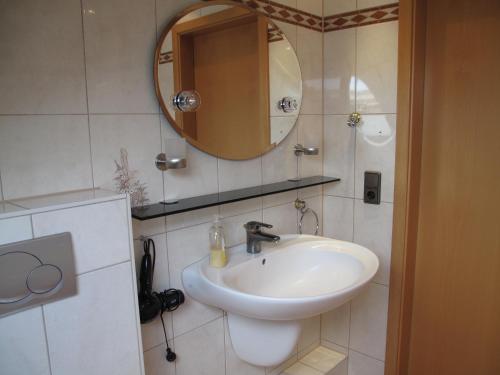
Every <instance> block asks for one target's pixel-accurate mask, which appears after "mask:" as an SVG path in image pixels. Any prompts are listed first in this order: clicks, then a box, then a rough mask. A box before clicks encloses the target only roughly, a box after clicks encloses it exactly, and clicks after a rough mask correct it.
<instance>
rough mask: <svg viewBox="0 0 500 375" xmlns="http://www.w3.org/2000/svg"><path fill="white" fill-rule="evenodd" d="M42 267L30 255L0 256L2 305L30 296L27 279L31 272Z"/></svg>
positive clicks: (0, 295)
mask: <svg viewBox="0 0 500 375" xmlns="http://www.w3.org/2000/svg"><path fill="white" fill-rule="evenodd" d="M41 265H42V262H41V261H40V259H38V258H37V257H36V256H33V255H31V254H29V253H25V252H21V251H14V252H11V253H6V254H2V255H0V275H2V282H1V283H0V304H6V303H15V302H19V301H21V300H23V299H25V298H27V297H29V296H30V294H31V291H30V290H29V289H28V287H27V285H26V279H27V277H28V274H29V272H30V271H31V270H33V269H35V268H36V267H39V266H41Z"/></svg>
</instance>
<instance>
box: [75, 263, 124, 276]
mask: <svg viewBox="0 0 500 375" xmlns="http://www.w3.org/2000/svg"><path fill="white" fill-rule="evenodd" d="M127 262H132V259H127V260H124V261H122V262H118V263H113V264H109V265H107V266H102V267H99V268H95V269H93V270H89V271H85V272H82V273H77V274H75V276H76V277H80V276H84V275H88V274H89V273H93V272H98V271H103V270H105V269H107V268H111V267H115V266H120V265H122V264H125V263H127Z"/></svg>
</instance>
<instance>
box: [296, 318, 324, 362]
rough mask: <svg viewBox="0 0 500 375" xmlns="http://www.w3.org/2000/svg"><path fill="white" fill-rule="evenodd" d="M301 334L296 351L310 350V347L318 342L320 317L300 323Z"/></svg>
mask: <svg viewBox="0 0 500 375" xmlns="http://www.w3.org/2000/svg"><path fill="white" fill-rule="evenodd" d="M301 326H302V332H301V333H300V337H299V341H298V343H297V350H298V351H299V353H300V352H302V351H304V350H306V349H310V348H311V346H312V345H318V344H319V341H320V327H321V317H320V315H317V316H313V317H312V318H308V319H304V320H302V321H301Z"/></svg>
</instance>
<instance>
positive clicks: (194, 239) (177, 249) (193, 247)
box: [167, 224, 222, 345]
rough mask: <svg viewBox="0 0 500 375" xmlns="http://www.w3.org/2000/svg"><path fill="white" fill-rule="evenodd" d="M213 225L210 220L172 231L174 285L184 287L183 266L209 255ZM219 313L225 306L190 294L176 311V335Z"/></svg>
mask: <svg viewBox="0 0 500 375" xmlns="http://www.w3.org/2000/svg"><path fill="white" fill-rule="evenodd" d="M209 228H210V224H202V225H197V226H194V227H189V228H185V229H179V230H176V231H173V232H169V233H168V236H167V247H168V261H169V266H170V285H171V287H172V288H180V289H183V286H182V279H181V275H182V270H183V269H184V268H185V267H187V266H188V265H190V264H192V263H194V262H197V261H198V260H200V259H202V258H204V257H206V256H208V255H209V251H210V245H209V238H208V230H209ZM219 316H222V310H220V309H217V308H215V307H211V306H207V305H204V304H202V303H200V302H197V301H195V300H193V299H192V298H190V297H189V296H188V295H186V301H185V302H184V304H183V305H182V308H180V309H179V310H177V311H175V312H174V313H173V326H174V335H175V337H177V336H179V335H182V334H183V333H186V332H188V331H190V330H192V329H194V328H197V327H199V326H201V325H203V324H205V323H207V322H209V321H211V320H214V319H215V318H217V317H219ZM176 345H177V342H176Z"/></svg>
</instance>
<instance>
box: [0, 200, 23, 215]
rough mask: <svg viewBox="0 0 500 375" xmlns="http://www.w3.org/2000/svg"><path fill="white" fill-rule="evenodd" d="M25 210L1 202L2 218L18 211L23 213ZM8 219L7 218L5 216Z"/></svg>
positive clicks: (0, 212)
mask: <svg viewBox="0 0 500 375" xmlns="http://www.w3.org/2000/svg"><path fill="white" fill-rule="evenodd" d="M22 210H23V208H21V207H20V206H17V205H14V204H12V203H9V202H7V201H0V216H3V215H4V214H10V213H12V212H16V211H22ZM4 217H6V216H4Z"/></svg>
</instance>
